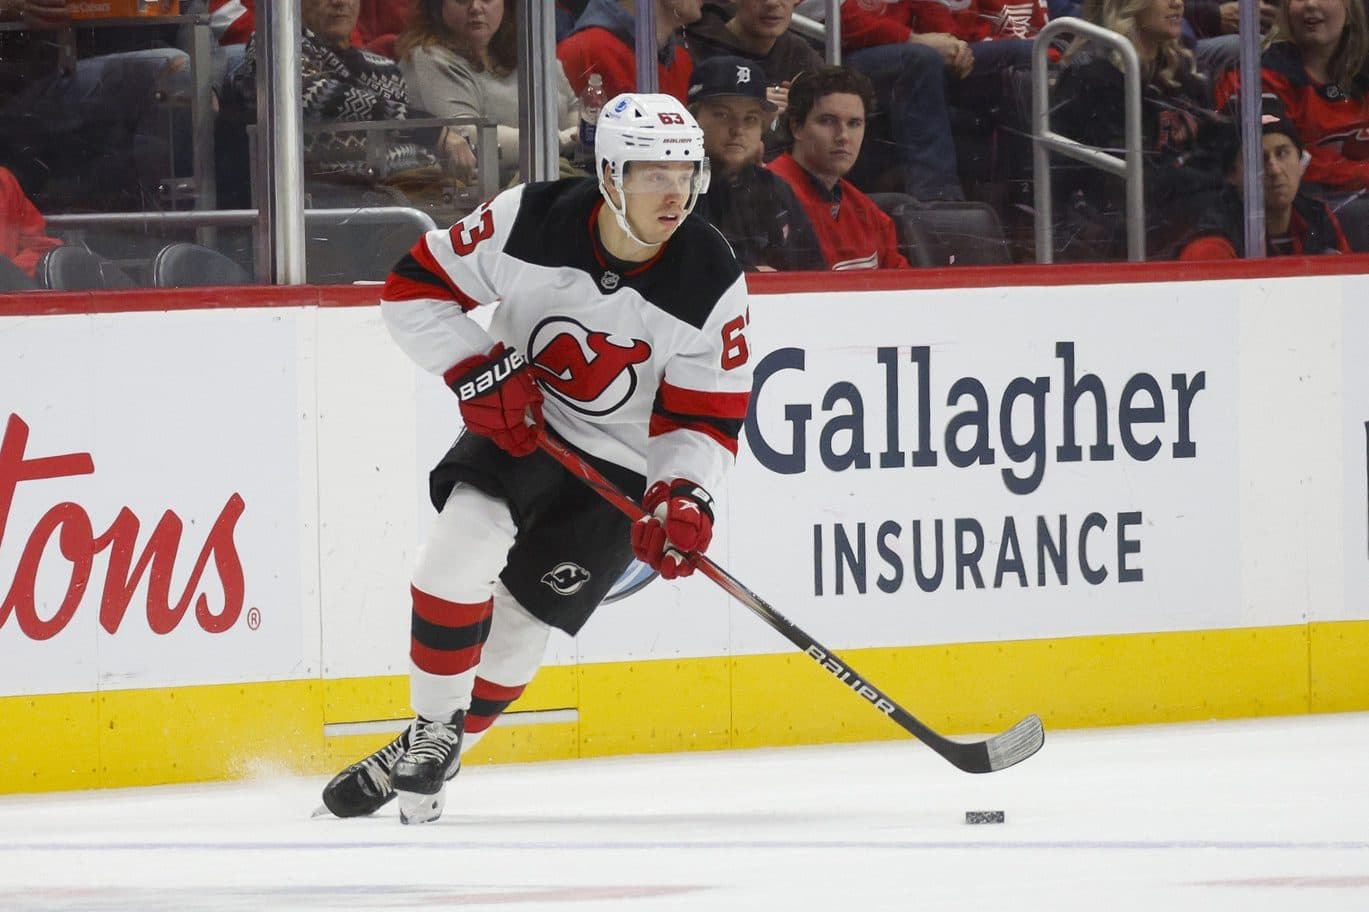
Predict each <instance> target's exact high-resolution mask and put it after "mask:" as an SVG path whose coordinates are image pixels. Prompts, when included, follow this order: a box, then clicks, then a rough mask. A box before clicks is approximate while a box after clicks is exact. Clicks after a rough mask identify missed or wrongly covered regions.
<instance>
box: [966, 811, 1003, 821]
mask: <svg viewBox="0 0 1369 912" xmlns="http://www.w3.org/2000/svg"><path fill="white" fill-rule="evenodd" d="M1006 819H1007V815H1005V814H1004V813H1003V812H1002V811H966V812H965V822H966V823H1002V822H1003V821H1004V820H1006Z"/></svg>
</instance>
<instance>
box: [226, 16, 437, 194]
mask: <svg viewBox="0 0 1369 912" xmlns="http://www.w3.org/2000/svg"><path fill="white" fill-rule="evenodd" d="M300 71H301V75H302V76H303V82H304V85H303V94H302V100H303V106H304V120H305V122H306V123H308V122H311V121H313V122H319V121H324V122H327V121H347V122H359V121H367V120H399V119H403V118H405V117H408V116H410V111H411V109H410V107H409V96H408V92H407V90H406V88H405V84H404V76H403V75H402V74H401V73H400V70H399V65H398V64H397V63H395V62H394V61H393V60H390V59H389V58H388V57H382V56H380V55H379V54H373V53H371V52H370V51H367V50H364V49H363V48H359V47H348V48H346V49H344V50H337V49H334V48H330V47H328V46H327V45H325V44H324V43H323V42H321V41H319V39H318V37H317V36H316V35H315V34H314V33H313V32H311V31H310V30H308V29H305V30H304V35H303V37H302V38H301V40H300ZM256 78H257V39H256V36H255V35H254V36H253V37H252V40H251V41H249V42H248V43H247V50H246V59H245V60H244V61H243V65H242V67H240V68H239V69H238V71H237V72H236V73H234V75H233V77H232V81H233V83H234V85H235V88H236V89H237V91H238V93H239V95H240V96H241V99H242V103H243V104H244V106H245V107H246V108H247V110H248V112H249V114H250V115H251V117H250V119H252V120H255V113H256V98H257V89H256ZM413 114H414V115H415V116H419V115H420V114H421V112H418V111H414V112H413ZM386 136H387V137H388V141H387V142H386V149H385V155H384V159H383V161H382V163H381V166H380V168H379V169H372V168H371V166H370V165H368V164H367V161H366V151H367V139H366V134H365V133H316V134H313V135H306V136H305V138H304V161H305V170H306V173H307V175H308V176H310V177H328V178H342V179H357V180H371V179H376V178H379V179H384V178H387V177H389V176H391V175H393V174H396V173H398V172H401V171H406V170H409V169H412V168H421V167H430V166H433V165H436V164H437V159H436V157H435V156H434V155H433V154H432V153H431V152H429V151H428V150H427V149H426V148H425V147H423V146H421V145H419V144H418V143H416V142H413V141H411V139H410V137H409V135H407V134H402V133H395V132H391V133H388V134H386Z"/></svg>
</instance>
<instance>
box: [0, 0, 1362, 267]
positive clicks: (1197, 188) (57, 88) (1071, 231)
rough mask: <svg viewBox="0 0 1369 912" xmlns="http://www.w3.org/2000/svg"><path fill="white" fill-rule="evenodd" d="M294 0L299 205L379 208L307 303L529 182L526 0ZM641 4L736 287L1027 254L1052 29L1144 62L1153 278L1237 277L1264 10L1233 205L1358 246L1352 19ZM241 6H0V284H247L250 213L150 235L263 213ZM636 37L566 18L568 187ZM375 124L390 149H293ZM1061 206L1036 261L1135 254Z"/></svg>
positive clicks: (1286, 4)
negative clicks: (1035, 98)
mask: <svg viewBox="0 0 1369 912" xmlns="http://www.w3.org/2000/svg"><path fill="white" fill-rule="evenodd" d="M277 2H292V0H277ZM298 2H299V3H300V7H299V16H300V22H301V25H302V35H301V37H300V44H299V47H300V69H301V73H302V92H301V96H300V99H301V104H302V108H303V118H304V123H305V125H306V131H305V141H304V144H303V158H304V163H303V164H304V191H305V205H306V207H307V208H308V209H327V210H331V211H333V212H334V213H336V212H338V211H347V210H352V211H357V210H365V209H370V210H376V211H378V212H390V213H397V217H396V218H394V219H389V220H387V219H386V218H375V219H370V220H366V221H360V220H349V219H347V218H345V217H333V218H330V219H321V220H315V221H310V222H309V230H308V242H307V255H306V262H307V268H308V280H309V281H310V282H314V283H319V284H327V283H345V282H354V281H364V280H377V279H382V278H384V276H385V274H386V272H387V271H388V267H389V265H390V264H391V263H393V262H394V260H395V259H397V258H398V257H399V255H400V254H402V252H403V251H404V250H406V249H407V248H408V246H409V245H411V244H412V243H413V240H414V239H415V237H416V236H417V234H418V232H419V231H421V230H423V227H424V226H425V225H428V224H431V225H436V226H438V227H444V226H447V225H450V224H452V223H453V222H454V221H456V220H458V219H460V218H461V217H462V216H464V215H465V214H466V213H468V212H469V211H470V210H471V209H472V208H474V206H475V205H477V204H478V203H479V202H480V200H481V195H482V193H483V192H484V189H486V188H489V187H502V186H507V185H508V184H510V183H513V182H517V181H518V180H520V179H521V176H520V174H519V161H520V154H519V152H520V136H519V110H520V105H525V104H526V103H527V99H526V98H522V97H520V94H521V93H522V89H521V88H520V83H519V79H518V73H517V68H518V53H517V47H518V34H517V28H518V24H519V23H518V21H517V20H518V19H519V17H520V15H521V12H520V9H519V8H520V7H521V6H522V3H515V2H514V0H298ZM638 2H641V3H647V2H650V3H652V4H653V5H652V12H653V14H654V23H655V41H656V48H655V51H656V58H657V64H658V65H657V79H658V82H659V91H661V92H666V93H669V94H672V95H675V96H677V97H678V98H680V100H681V101H683V102H684V103H685V104H686V105H688V106H689V108H690V110H691V111H692V112H693V113H694V115H695V117H696V119H697V120H698V121H699V124H700V126H701V127H702V128H703V130H704V134H705V140H706V148H707V151H708V155H709V159H710V164H711V172H712V181H711V186H710V189H709V191H708V193H707V194H706V195H705V196H704V197H703V198H701V202H700V206H699V210H698V211H699V214H700V216H702V217H704V218H707V219H709V220H710V221H711V222H713V224H715V225H716V226H717V227H718V229H719V230H720V231H721V232H722V233H723V234H724V235H725V236H726V237H727V239H728V240H729V242H731V244H732V246H733V248H734V250H735V252H736V254H737V256H738V259H739V260H740V261H741V262H742V264H743V265H744V266H745V267H746V268H747V269H749V270H758V271H767V270H829V269H842V270H844V269H860V268H926V267H937V266H951V265H954V266H963V265H975V264H1002V263H1014V262H1019V263H1020V262H1032V261H1034V260H1035V259H1036V257H1037V255H1038V253H1037V251H1036V248H1035V238H1034V231H1033V216H1034V212H1033V174H1032V143H1031V124H1032V118H1031V66H1032V52H1033V45H1034V40H1033V39H1034V38H1035V36H1036V35H1037V34H1038V32H1040V30H1041V29H1042V28H1043V27H1044V26H1045V25H1046V24H1047V22H1049V21H1051V20H1052V19H1057V18H1060V17H1064V16H1072V17H1078V18H1082V19H1085V20H1087V21H1089V22H1092V23H1094V24H1096V25H1099V26H1101V27H1103V28H1105V29H1107V30H1109V31H1111V32H1113V33H1115V34H1117V35H1120V36H1122V37H1123V38H1125V39H1126V41H1128V42H1130V44H1131V46H1132V47H1133V48H1134V49H1135V51H1136V54H1137V58H1138V60H1139V62H1140V64H1141V81H1142V95H1141V145H1142V157H1143V164H1142V175H1143V180H1144V213H1145V218H1144V234H1145V244H1144V249H1145V256H1146V258H1147V259H1148V260H1152V261H1154V260H1166V259H1186V260H1212V259H1223V258H1234V257H1240V256H1244V255H1245V253H1246V251H1245V221H1246V210H1245V205H1246V202H1247V201H1246V199H1245V197H1246V195H1247V194H1246V193H1245V192H1244V191H1243V188H1244V186H1245V182H1244V181H1243V169H1244V163H1245V162H1246V161H1250V160H1251V158H1249V157H1247V156H1244V155H1242V150H1241V136H1242V133H1241V131H1240V129H1239V125H1238V123H1237V121H1238V117H1239V111H1240V94H1241V85H1240V78H1239V77H1240V71H1239V60H1240V37H1241V36H1240V35H1239V33H1238V32H1239V27H1240V18H1241V17H1240V15H1239V13H1240V7H1239V3H1241V2H1252V3H1258V4H1259V7H1258V17H1257V18H1258V22H1259V25H1260V28H1261V31H1262V37H1261V48H1262V57H1261V60H1260V64H1261V81H1262V86H1261V88H1260V95H1261V97H1260V99H1259V104H1258V111H1259V119H1260V140H1261V143H1262V146H1263V149H1262V161H1263V182H1262V193H1260V194H1258V197H1262V198H1256V199H1252V200H1250V201H1249V202H1250V204H1251V205H1252V206H1257V207H1261V208H1262V210H1263V213H1264V224H1265V234H1266V238H1267V241H1266V251H1265V253H1266V254H1267V255H1269V256H1280V255H1305V254H1334V253H1351V252H1354V251H1362V250H1369V204H1366V203H1365V202H1364V200H1363V198H1362V197H1363V195H1364V190H1365V188H1366V186H1369V20H1366V16H1365V12H1364V9H1363V6H1362V0H1225V2H1222V0H1191V2H1188V3H1185V2H1184V0H1083V2H1082V4H1080V3H1076V2H1073V0H964V2H955V3H948V2H943V0H892V2H884V3H870V2H863V0H850V2H846V3H843V4H841V6H840V26H841V27H840V36H841V38H840V50H841V59H842V64H843V65H842V66H829V65H827V64H826V63H825V62H824V46H823V43H822V38H821V37H820V31H819V30H815V29H814V28H812V27H811V25H810V27H808V28H800V26H801V25H802V24H803V23H804V18H807V19H818V20H820V19H821V18H822V17H823V14H824V11H825V8H826V7H825V4H823V3H821V2H818V0H805V2H800V0H735V2H721V0H719V2H714V0H638ZM255 7H256V3H254V0H181V2H180V4H179V6H177V5H176V3H175V2H174V0H0V290H11V291H12V290H20V289H35V288H36V289H42V288H51V289H78V288H113V287H128V286H132V287H137V286H151V285H159V286H168V285H188V284H245V283H248V282H252V281H254V280H255V279H254V277H260V276H261V274H262V273H261V270H260V269H259V268H258V267H259V264H258V263H256V262H254V257H255V256H257V255H258V247H257V245H254V242H253V230H254V227H253V225H254V222H253V220H252V219H251V218H243V219H240V220H237V221H234V220H232V219H224V220H220V221H218V222H211V221H206V220H202V221H198V222H197V221H195V220H194V219H182V220H179V221H178V220H176V219H171V218H165V217H161V218H159V217H156V216H159V215H162V214H166V213H177V212H200V213H203V212H205V211H210V210H230V211H232V212H239V213H240V212H242V211H243V210H249V209H251V208H252V207H253V206H254V195H253V185H254V182H255V181H257V178H258V176H257V172H258V171H259V170H260V167H259V166H254V165H253V164H252V163H253V161H254V154H255V151H254V150H255V147H256V138H257V137H256V120H257V98H258V95H257V82H258V78H259V74H260V73H261V69H262V68H261V67H260V66H259V56H258V55H259V47H258V43H257V40H256V28H255V24H256V23H255V18H254V17H255V15H256V13H257V10H256V8H255ZM263 9H270V6H269V5H263ZM796 13H798V14H799V15H800V16H801V17H804V18H800V19H799V20H798V21H797V22H796V20H795V15H796ZM636 14H637V9H636V4H635V3H634V0H578V2H577V0H561V2H557V4H556V7H555V16H556V19H555V23H556V48H557V50H556V57H557V61H558V63H559V67H554V68H553V70H552V72H554V74H555V79H554V82H555V84H554V85H551V86H546V87H544V89H545V90H546V91H548V92H550V93H551V94H552V96H553V103H552V105H551V106H550V107H549V108H547V110H554V112H555V124H553V125H549V129H551V128H554V129H555V131H556V142H555V146H556V148H557V149H559V152H560V156H561V157H560V165H559V170H560V174H561V175H562V176H570V175H587V174H591V173H592V172H593V168H594V164H593V161H592V158H591V157H590V156H589V155H588V154H587V150H586V140H587V139H588V136H587V135H586V134H587V132H589V131H587V130H586V129H585V127H586V126H588V124H589V123H592V115H593V108H594V107H595V106H596V105H598V104H601V103H602V100H603V99H605V98H612V97H613V96H614V95H616V94H618V93H619V92H623V91H632V90H634V89H635V82H636V56H635V50H634V43H635V39H636V37H637V29H636V26H637V22H636V19H635V17H636ZM197 30H198V32H197ZM197 34H198V35H199V36H201V37H200V39H199V40H198V43H197ZM206 37H207V40H205V39H206ZM206 48H207V58H208V59H204V58H205V50H206ZM1047 59H1048V60H1049V73H1048V79H1049V84H1050V86H1051V88H1050V96H1049V97H1050V105H1051V128H1052V129H1053V130H1054V131H1055V132H1056V133H1059V134H1063V135H1065V136H1068V137H1071V138H1073V139H1076V140H1079V141H1081V142H1084V143H1087V144H1089V145H1091V146H1094V147H1097V148H1101V149H1105V150H1109V151H1111V152H1113V153H1114V154H1118V155H1121V154H1123V150H1124V148H1125V145H1126V136H1125V133H1126V130H1125V118H1124V93H1123V78H1122V69H1121V61H1120V58H1119V55H1118V54H1117V53H1116V52H1115V51H1113V50H1109V49H1108V48H1106V47H1102V46H1100V45H1098V44H1096V43H1093V42H1088V41H1084V40H1080V39H1077V38H1076V39H1073V40H1071V39H1068V38H1065V39H1061V40H1058V41H1057V42H1056V43H1055V44H1053V46H1051V47H1050V49H1049V53H1048V58H1047ZM206 80H207V83H206ZM205 85H207V88H208V91H207V92H204V93H199V88H198V87H200V86H205ZM197 97H198V98H201V99H203V98H208V99H209V103H210V108H211V110H209V111H202V110H200V109H199V107H197V105H196V104H195V99H196V98H197ZM586 114H588V115H589V118H588V122H586V119H585V118H584V117H582V115H586ZM453 118H455V119H458V120H456V121H452V120H451V119H453ZM474 119H482V120H484V121H486V122H488V123H490V124H492V125H493V126H492V127H491V128H488V129H485V130H479V129H477V127H476V126H474V125H473V124H472V123H471V121H472V120H474ZM415 120H420V121H422V122H423V124H422V125H421V126H416V127H406V125H405V124H403V123H400V124H398V125H396V124H394V123H393V122H394V121H415ZM370 121H385V122H388V123H389V126H388V127H387V128H386V129H385V130H383V131H380V132H371V131H364V130H355V129H354V130H351V131H338V132H328V131H321V130H318V129H311V128H316V127H317V126H319V125H322V124H329V123H334V124H336V123H358V122H370ZM197 131H198V132H197ZM206 131H208V133H212V136H211V135H208V133H206ZM491 142H493V143H497V151H496V152H495V153H494V154H493V155H486V156H484V157H483V158H482V157H481V156H480V155H479V154H478V153H479V152H480V144H481V143H491ZM211 146H212V155H210V156H208V158H207V159H206V158H205V157H204V156H202V155H201V154H200V152H199V150H201V149H206V148H210V147H211ZM486 151H489V150H486ZM482 161H483V162H485V164H486V169H487V170H494V169H493V168H491V167H490V164H491V163H494V164H496V165H497V175H491V174H481V173H480V164H481V162H482ZM1050 192H1051V200H1052V228H1053V231H1052V237H1053V242H1052V251H1051V258H1052V259H1053V260H1054V261H1055V262H1059V263H1070V262H1083V261H1089V262H1100V261H1114V260H1121V259H1124V258H1125V256H1126V250H1127V247H1126V236H1125V233H1126V219H1125V202H1126V200H1125V195H1124V185H1123V182H1122V180H1121V179H1119V178H1118V177H1116V176H1114V175H1111V174H1107V173H1105V172H1104V171H1102V170H1099V169H1098V168H1096V167H1092V166H1089V165H1086V164H1081V163H1078V162H1077V161H1074V160H1071V159H1067V158H1063V157H1054V158H1053V159H1052V165H1051V181H1050ZM138 213H141V214H151V215H150V216H149V217H145V218H135V217H132V215H133V214H138ZM406 214H407V217H403V216H406ZM77 216H85V217H84V218H78V217H77Z"/></svg>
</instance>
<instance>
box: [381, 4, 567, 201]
mask: <svg viewBox="0 0 1369 912" xmlns="http://www.w3.org/2000/svg"><path fill="white" fill-rule="evenodd" d="M517 35H518V33H517V31H516V23H515V17H514V11H513V8H512V5H510V7H509V8H508V9H507V10H506V9H505V5H504V0H415V2H414V7H413V13H412V15H411V16H410V19H409V24H408V25H407V26H406V27H405V29H404V31H403V32H401V33H400V35H399V38H398V39H397V40H396V41H395V55H396V56H397V57H398V58H399V66H400V69H401V70H402V71H403V73H404V80H405V82H406V83H407V84H408V87H409V97H410V99H411V100H412V102H413V104H414V106H415V107H418V108H422V109H423V110H424V111H427V112H428V113H429V114H432V115H433V116H434V117H451V116H460V115H475V116H478V117H485V118H487V119H489V120H492V121H494V122H495V123H497V124H498V125H499V126H498V138H499V182H500V184H501V185H504V184H507V183H508V182H509V181H510V180H512V179H513V177H514V175H515V174H516V172H517V170H518V75H517V72H516V68H517V64H518V52H517ZM555 89H556V92H557V121H558V122H557V125H556V126H557V130H558V132H559V135H560V144H561V148H562V150H563V153H564V152H567V151H568V150H569V149H570V148H571V147H572V146H573V144H574V141H575V126H576V108H575V96H574V95H573V93H572V92H571V89H570V85H569V83H567V82H566V77H565V75H564V74H563V73H562V72H561V70H560V67H559V66H558V67H557V68H556V85H555ZM460 129H461V132H462V133H463V135H465V136H466V137H467V139H468V140H469V141H470V142H471V143H472V144H473V143H474V142H475V130H474V128H460ZM474 164H475V159H474V156H473V155H472V156H470V157H469V158H468V162H467V167H468V168H469V169H472V170H473V168H474Z"/></svg>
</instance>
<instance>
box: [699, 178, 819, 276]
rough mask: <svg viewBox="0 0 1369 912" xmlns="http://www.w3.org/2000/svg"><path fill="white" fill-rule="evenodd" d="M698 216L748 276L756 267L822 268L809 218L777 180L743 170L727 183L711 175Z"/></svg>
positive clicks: (785, 187)
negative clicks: (729, 247)
mask: <svg viewBox="0 0 1369 912" xmlns="http://www.w3.org/2000/svg"><path fill="white" fill-rule="evenodd" d="M698 212H699V214H700V215H701V216H703V217H704V218H705V219H707V220H708V221H709V222H711V223H712V224H713V226H714V227H715V228H717V229H718V231H720V232H721V233H722V236H723V237H725V238H727V242H728V243H729V244H731V245H732V252H733V253H734V254H736V256H737V262H738V263H741V265H742V268H743V269H745V270H747V271H748V272H754V271H756V269H757V268H758V267H760V266H768V267H770V268H771V269H776V270H780V271H786V270H796V269H826V268H827V263H826V261H825V260H824V259H823V257H822V247H821V246H820V245H819V244H818V238H817V235H816V234H815V233H814V231H813V226H812V224H811V223H810V222H809V221H808V216H807V215H806V214H805V213H804V211H803V207H802V206H800V205H799V201H798V199H797V198H796V197H795V196H794V191H793V190H791V189H790V188H789V185H788V184H786V183H785V182H784V181H783V180H782V179H781V178H779V177H778V176H776V175H775V174H772V173H771V172H769V171H767V170H765V169H764V168H761V167H759V166H757V165H748V166H747V167H745V168H743V169H742V170H741V172H740V173H739V174H737V175H736V176H734V177H732V178H727V177H724V176H723V175H721V174H714V175H713V180H712V182H711V183H710V185H709V188H708V193H707V194H705V195H704V196H702V197H700V198H699V204H698Z"/></svg>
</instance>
